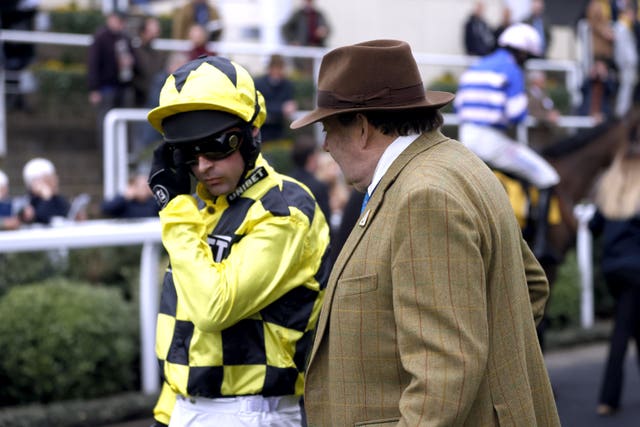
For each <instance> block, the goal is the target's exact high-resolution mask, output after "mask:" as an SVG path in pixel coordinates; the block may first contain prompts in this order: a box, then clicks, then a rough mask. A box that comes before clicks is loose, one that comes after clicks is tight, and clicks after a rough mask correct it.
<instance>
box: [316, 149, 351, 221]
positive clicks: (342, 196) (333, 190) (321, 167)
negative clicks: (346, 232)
mask: <svg viewBox="0 0 640 427" xmlns="http://www.w3.org/2000/svg"><path fill="white" fill-rule="evenodd" d="M316 178H318V179H319V180H320V181H321V182H324V183H325V184H326V185H327V186H328V187H329V208H330V209H331V216H329V218H328V221H329V225H330V226H331V230H332V231H335V230H337V228H338V227H339V226H340V223H341V222H342V213H343V211H344V207H345V205H346V204H347V200H348V199H349V187H348V186H347V185H346V184H345V182H344V175H343V174H342V171H341V170H340V166H338V164H337V163H336V161H335V160H334V159H333V157H331V155H330V154H329V153H320V154H319V156H318V168H317V169H316Z"/></svg>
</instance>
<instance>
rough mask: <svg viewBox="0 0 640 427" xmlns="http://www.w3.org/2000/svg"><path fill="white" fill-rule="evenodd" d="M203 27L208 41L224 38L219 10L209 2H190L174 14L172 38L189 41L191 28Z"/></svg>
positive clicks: (193, 0) (199, 0) (206, 0)
mask: <svg viewBox="0 0 640 427" xmlns="http://www.w3.org/2000/svg"><path fill="white" fill-rule="evenodd" d="M193 24H198V25H201V26H202V27H203V28H204V30H205V39H206V40H207V41H218V40H220V38H221V37H222V30H223V25H222V19H221V17H220V13H219V12H218V8H217V7H216V6H213V5H212V4H210V3H209V2H208V0H188V1H187V3H186V4H185V5H184V6H182V7H180V8H178V9H176V10H175V11H174V13H173V25H172V27H171V28H172V34H171V35H172V37H173V38H174V39H183V40H184V39H189V38H191V37H190V32H191V26H192V25H193Z"/></svg>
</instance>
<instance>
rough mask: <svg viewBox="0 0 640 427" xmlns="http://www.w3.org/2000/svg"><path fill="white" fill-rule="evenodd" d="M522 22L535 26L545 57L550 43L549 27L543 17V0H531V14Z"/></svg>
mask: <svg viewBox="0 0 640 427" xmlns="http://www.w3.org/2000/svg"><path fill="white" fill-rule="evenodd" d="M524 22H525V23H527V24H529V25H531V26H532V27H533V28H535V30H536V31H537V32H538V34H539V35H540V41H541V42H542V57H543V58H546V56H547V52H548V51H549V46H550V45H551V29H550V28H549V25H548V24H547V21H546V19H545V17H544V0H531V15H529V16H528V17H527V18H526V19H525V20H524Z"/></svg>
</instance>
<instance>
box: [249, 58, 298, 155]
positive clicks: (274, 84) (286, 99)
mask: <svg viewBox="0 0 640 427" xmlns="http://www.w3.org/2000/svg"><path fill="white" fill-rule="evenodd" d="M255 82H256V88H257V89H258V90H259V91H260V93H262V95H263V96H264V102H265V103H266V104H267V111H268V112H269V114H268V115H267V119H266V121H265V122H264V125H262V128H261V129H260V134H261V135H262V142H264V143H268V142H271V141H281V140H283V139H285V137H286V136H287V127H288V124H289V123H290V122H291V120H292V119H293V115H294V114H295V113H296V111H297V110H298V103H297V102H296V99H295V88H294V86H293V82H292V81H291V80H290V79H289V77H288V76H287V70H286V63H285V60H284V57H282V55H278V54H274V55H271V56H270V57H269V64H268V65H267V73H266V74H263V75H262V76H258V77H257V78H256V79H255Z"/></svg>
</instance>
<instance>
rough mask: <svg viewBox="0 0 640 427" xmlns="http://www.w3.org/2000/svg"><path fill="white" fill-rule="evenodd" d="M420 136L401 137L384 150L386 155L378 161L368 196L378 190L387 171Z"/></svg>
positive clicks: (383, 154)
mask: <svg viewBox="0 0 640 427" xmlns="http://www.w3.org/2000/svg"><path fill="white" fill-rule="evenodd" d="M418 136H420V135H419V134H411V135H407V136H399V137H397V138H396V139H394V140H393V142H392V143H391V144H389V146H388V147H387V148H386V149H385V150H384V153H382V156H381V157H380V160H378V164H377V166H376V170H375V171H374V172H373V179H372V180H371V184H369V187H368V188H367V194H369V195H372V194H373V190H375V189H376V187H377V186H378V183H380V180H381V179H382V177H383V176H384V174H385V173H387V170H389V168H390V167H391V164H392V163H393V162H394V161H395V159H397V158H398V156H399V155H400V154H402V152H403V151H404V150H405V149H406V148H407V147H408V146H409V145H411V143H412V142H413V141H415V140H416V139H417V138H418Z"/></svg>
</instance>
